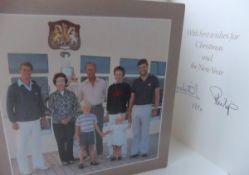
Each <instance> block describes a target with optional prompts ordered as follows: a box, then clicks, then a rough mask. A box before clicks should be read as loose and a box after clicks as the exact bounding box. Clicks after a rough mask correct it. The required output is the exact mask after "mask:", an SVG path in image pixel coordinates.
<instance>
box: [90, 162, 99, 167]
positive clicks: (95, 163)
mask: <svg viewBox="0 0 249 175" xmlns="http://www.w3.org/2000/svg"><path fill="white" fill-rule="evenodd" d="M90 164H91V165H93V166H96V165H99V163H98V162H95V161H94V162H91V163H90Z"/></svg>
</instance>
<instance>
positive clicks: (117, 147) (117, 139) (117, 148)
mask: <svg viewBox="0 0 249 175" xmlns="http://www.w3.org/2000/svg"><path fill="white" fill-rule="evenodd" d="M124 119H125V114H119V115H117V116H116V117H114V118H112V121H111V144H112V148H113V156H112V157H111V158H110V160H111V161H115V160H122V147H123V146H124V144H125V142H126V141H127V140H126V139H127V138H126V137H127V136H126V132H127V131H126V130H127V128H128V126H127V125H126V124H124Z"/></svg>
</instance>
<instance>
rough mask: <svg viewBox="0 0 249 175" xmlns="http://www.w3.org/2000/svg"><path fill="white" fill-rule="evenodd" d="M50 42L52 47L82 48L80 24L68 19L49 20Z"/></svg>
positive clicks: (65, 48)
mask: <svg viewBox="0 0 249 175" xmlns="http://www.w3.org/2000/svg"><path fill="white" fill-rule="evenodd" d="M48 25H49V37H48V44H49V46H50V47H51V48H52V49H64V50H69V49H71V50H78V49H79V48H80V44H81V42H80V25H77V24H73V23H72V22H69V21H66V20H60V21H56V22H49V23H48Z"/></svg>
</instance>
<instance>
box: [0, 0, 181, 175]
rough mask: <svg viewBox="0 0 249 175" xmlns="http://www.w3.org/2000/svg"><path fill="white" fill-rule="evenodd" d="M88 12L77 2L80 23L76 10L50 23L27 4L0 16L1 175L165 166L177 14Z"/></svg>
mask: <svg viewBox="0 0 249 175" xmlns="http://www.w3.org/2000/svg"><path fill="white" fill-rule="evenodd" d="M13 2H16V1H14V0H13ZM101 4H102V3H101ZM98 5H99V4H98V2H97V0H94V1H90V0H86V1H83V2H82V9H88V10H86V11H83V12H81V13H80V14H79V13H78V12H77V8H78V7H77V6H76V5H74V7H75V8H76V9H75V11H74V10H72V11H68V9H64V11H61V12H60V13H59V14H56V12H57V10H59V9H57V10H56V7H54V8H55V11H54V12H55V14H54V13H53V14H50V13H48V12H47V10H46V9H45V8H42V7H41V9H40V10H39V11H38V12H37V13H34V12H33V13H30V11H29V8H31V6H28V5H27V6H26V7H25V8H24V9H23V11H22V13H20V11H19V13H15V12H13V11H12V10H11V9H9V11H8V3H7V4H6V6H5V7H6V9H5V10H4V13H1V14H0V22H1V23H3V24H4V25H3V26H1V30H0V37H1V40H0V58H1V59H0V70H1V74H0V78H1V80H2V82H1V84H0V99H1V103H0V112H1V120H0V126H1V127H0V130H1V131H0V133H1V134H2V135H0V136H1V137H0V139H1V142H3V143H4V144H3V147H2V148H1V150H0V152H3V153H4V154H3V155H6V157H3V158H1V159H0V161H1V164H2V161H4V164H2V165H5V166H6V167H9V168H6V170H5V171H6V173H5V174H6V175H23V174H25V175H28V174H36V175H44V174H46V175H57V174H58V175H71V174H72V175H81V174H82V175H87V174H93V175H102V174H110V175H112V174H117V173H119V174H121V175H122V174H134V173H139V172H143V171H148V170H153V169H157V168H163V167H166V166H167V160H168V150H169V139H170V129H171V121H172V112H173V102H174V91H175V86H176V78H177V69H178V61H179V54H180V43H181V32H182V25H183V13H184V5H182V4H171V3H159V2H138V1H127V2H123V1H117V2H114V1H113V0H107V1H106V2H105V4H102V5H103V6H101V10H99V11H98V10H97V9H98V8H96V7H98ZM131 6H132V7H131ZM128 7H131V8H128ZM57 8H59V7H57ZM114 8H115V9H114ZM147 8H150V9H151V11H149V12H148V11H146V10H145V9H147ZM172 8H174V9H175V11H174V12H172V10H169V11H167V10H168V9H172ZM89 9H91V10H92V11H91V10H90V11H89ZM118 9H119V10H118ZM125 9H126V10H125ZM165 10H166V11H165ZM0 12H1V9H0ZM158 12H160V13H158ZM9 33H11V35H9ZM2 165H1V168H2Z"/></svg>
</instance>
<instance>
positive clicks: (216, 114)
mask: <svg viewBox="0 0 249 175" xmlns="http://www.w3.org/2000/svg"><path fill="white" fill-rule="evenodd" d="M177 2H183V3H185V5H186V11H185V21H184V31H183V40H182V50H181V57H180V65H179V75H178V86H179V87H181V86H183V84H185V85H186V86H190V87H194V88H195V89H196V90H197V94H198V96H199V98H200V99H199V100H198V99H195V98H193V97H190V96H189V95H186V94H184V93H177V94H176V101H175V110H174V116H173V135H174V136H175V137H176V138H177V139H179V140H181V141H182V142H184V143H186V144H187V145H188V146H190V147H191V148H192V149H194V150H195V151H196V152H198V153H199V154H201V155H202V156H204V157H206V158H207V159H208V160H210V161H211V162H213V163H214V164H216V165H217V166H219V167H221V168H222V169H223V170H224V171H226V172H229V173H230V174H231V175H248V174H249V166H248V162H249V149H248V148H249V136H248V133H249V117H248V98H249V93H248V89H249V81H248V74H249V72H248V70H249V69H248V65H249V61H248V57H249V49H248V42H249V32H248V31H249V20H248V18H249V11H248V7H249V1H246V0H236V1H234V0H220V1H216V0H202V1H198V0H185V1H184V0H179V1H177ZM190 29H193V30H197V31H199V32H200V31H201V32H204V33H205V32H206V33H207V32H209V36H210V34H211V33H221V32H222V33H223V34H231V33H233V34H237V35H239V37H238V39H237V40H232V41H229V40H225V39H220V38H217V37H216V38H210V37H200V36H198V37H196V36H195V37H193V36H190V35H188V33H187V31H188V30H190ZM197 41H201V42H203V43H208V44H212V45H217V46H221V47H222V48H223V51H221V52H220V51H213V50H210V49H200V48H197V47H196V46H195V43H196V42H197ZM211 55H213V57H212V61H204V60H202V57H203V56H208V57H209V58H210V56H211ZM192 63H195V64H197V69H193V68H191V64H192ZM199 64H201V65H204V66H205V67H209V68H212V67H215V68H217V69H219V70H221V71H223V74H222V75H217V74H213V73H210V72H205V71H201V70H200V67H199ZM211 86H217V87H219V88H220V89H222V92H223V94H222V97H220V98H219V99H218V100H219V101H222V103H223V104H224V103H225V100H226V99H227V103H226V105H228V104H229V103H233V104H236V105H237V106H238V107H239V109H238V110H236V111H235V110H230V114H229V115H227V114H226V112H227V111H226V109H225V108H224V107H222V106H220V105H217V104H215V100H214V98H213V96H212V94H211V92H210V90H209V88H210V87H211ZM195 104H197V105H199V107H200V108H201V109H202V111H200V110H198V108H197V110H195V108H194V107H193V105H195ZM202 174H203V173H202Z"/></svg>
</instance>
